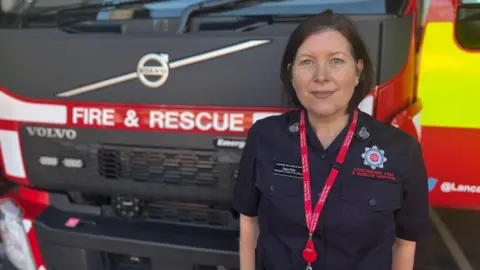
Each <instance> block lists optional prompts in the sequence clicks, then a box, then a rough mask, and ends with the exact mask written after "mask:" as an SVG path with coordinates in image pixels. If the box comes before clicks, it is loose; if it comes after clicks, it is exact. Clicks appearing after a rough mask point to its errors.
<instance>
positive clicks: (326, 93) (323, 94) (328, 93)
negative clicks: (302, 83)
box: [310, 91, 335, 99]
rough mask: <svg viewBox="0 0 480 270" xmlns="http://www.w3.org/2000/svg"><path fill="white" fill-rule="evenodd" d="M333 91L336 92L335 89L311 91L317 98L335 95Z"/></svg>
mask: <svg viewBox="0 0 480 270" xmlns="http://www.w3.org/2000/svg"><path fill="white" fill-rule="evenodd" d="M333 93H335V91H311V92H310V94H312V96H314V97H315V98H318V99H326V98H328V97H330V96H331V95H333Z"/></svg>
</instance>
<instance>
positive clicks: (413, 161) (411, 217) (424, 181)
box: [395, 142, 430, 241]
mask: <svg viewBox="0 0 480 270" xmlns="http://www.w3.org/2000/svg"><path fill="white" fill-rule="evenodd" d="M410 149H411V150H410V153H409V154H410V159H409V162H408V171H407V178H406V179H405V180H404V182H403V183H402V184H403V206H402V208H401V209H399V210H398V211H397V213H396V214H395V222H396V230H397V237H398V238H401V239H404V240H409V241H419V240H420V239H421V238H422V237H424V236H425V235H426V234H427V233H428V231H429V229H430V220H429V215H428V207H429V206H428V177H427V171H426V168H425V163H424V159H423V154H422V148H421V145H420V144H419V143H418V142H415V143H413V144H412V147H410Z"/></svg>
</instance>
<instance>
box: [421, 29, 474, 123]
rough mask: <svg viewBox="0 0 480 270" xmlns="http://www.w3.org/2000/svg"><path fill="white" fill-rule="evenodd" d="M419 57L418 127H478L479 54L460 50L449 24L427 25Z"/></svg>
mask: <svg viewBox="0 0 480 270" xmlns="http://www.w3.org/2000/svg"><path fill="white" fill-rule="evenodd" d="M424 33H425V39H424V41H423V45H422V52H421V55H420V73H419V85H418V90H419V97H420V99H421V100H422V103H423V112H422V125H423V126H437V127H459V128H480V53H471V52H470V53H468V52H466V51H464V50H462V49H460V48H459V47H458V46H457V44H456V43H455V40H454V34H453V24H452V23H451V22H433V23H428V24H427V26H426V28H425V32H424Z"/></svg>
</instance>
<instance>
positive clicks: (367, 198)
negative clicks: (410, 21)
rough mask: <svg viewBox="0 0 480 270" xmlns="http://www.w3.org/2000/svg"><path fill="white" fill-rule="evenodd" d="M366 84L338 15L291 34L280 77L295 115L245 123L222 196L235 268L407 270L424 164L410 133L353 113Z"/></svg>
mask: <svg viewBox="0 0 480 270" xmlns="http://www.w3.org/2000/svg"><path fill="white" fill-rule="evenodd" d="M372 77H373V72H372V64H371V61H370V58H369V56H368V54H367V50H366V48H365V45H364V43H363V42H362V40H361V38H360V37H359V34H358V33H357V32H356V29H355V27H354V26H353V24H352V23H351V22H350V21H349V20H348V19H347V18H345V17H343V16H339V15H333V14H332V13H331V11H327V12H324V13H322V14H319V15H317V16H314V17H311V18H309V19H307V20H306V21H304V22H303V23H302V24H300V25H299V26H298V28H297V29H296V30H295V31H294V32H293V33H292V36H291V37H290V39H289V42H288V44H287V47H286V50H285V53H284V55H283V60H282V63H281V79H282V82H283V85H284V88H285V91H286V94H287V96H288V97H289V100H290V101H291V103H292V104H293V105H294V106H296V107H297V108H299V110H292V111H289V112H287V113H284V114H282V115H279V116H272V117H268V118H265V119H262V120H260V121H257V122H256V123H255V124H254V125H253V126H252V128H251V129H250V131H249V134H248V138H247V143H246V146H245V148H244V152H243V156H242V159H241V162H240V167H239V172H238V176H237V181H236V185H235V189H234V200H233V207H234V209H235V210H236V211H238V212H239V213H240V264H241V269H242V270H250V269H268V270H283V269H285V270H287V269H288V270H292V269H315V270H316V269H318V270H320V269H341V270H348V269H365V270H367V269H368V270H377V269H378V270H387V269H395V270H401V269H402V270H403V269H405V270H406V269H409V270H411V269H413V261H414V254H415V243H416V241H418V240H419V239H420V237H421V236H423V235H424V234H425V233H426V230H427V228H428V227H429V223H428V189H427V176H426V172H425V166H424V162H423V157H422V152H421V148H420V145H419V143H418V142H417V141H416V140H415V139H414V138H413V137H411V136H409V135H408V134H406V133H404V132H403V131H401V130H399V129H397V128H394V127H392V126H388V125H385V124H383V123H381V122H379V121H377V120H375V119H374V118H372V117H370V116H369V115H367V114H365V113H363V112H361V111H358V110H357V109H356V108H357V107H358V105H359V103H360V101H361V100H362V99H363V98H364V97H365V95H366V94H367V92H368V91H369V90H370V87H371V84H372ZM319 198H320V199H319ZM317 201H318V203H317ZM317 218H318V220H317ZM307 224H308V225H307Z"/></svg>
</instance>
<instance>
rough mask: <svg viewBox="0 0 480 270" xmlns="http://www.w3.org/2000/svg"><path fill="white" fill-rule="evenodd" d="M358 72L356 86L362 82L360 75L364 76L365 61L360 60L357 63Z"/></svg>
mask: <svg viewBox="0 0 480 270" xmlns="http://www.w3.org/2000/svg"><path fill="white" fill-rule="evenodd" d="M356 70H357V80H356V85H358V83H359V82H360V75H361V74H362V70H363V60H362V59H359V60H358V61H357V66H356Z"/></svg>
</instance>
